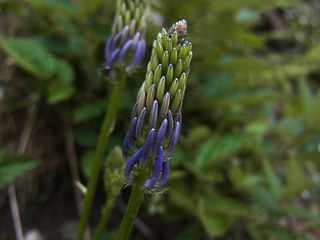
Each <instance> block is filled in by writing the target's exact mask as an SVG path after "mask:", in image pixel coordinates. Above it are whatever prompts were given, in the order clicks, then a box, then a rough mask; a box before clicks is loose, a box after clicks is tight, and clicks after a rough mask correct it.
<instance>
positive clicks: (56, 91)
mask: <svg viewBox="0 0 320 240" xmlns="http://www.w3.org/2000/svg"><path fill="white" fill-rule="evenodd" d="M74 91H75V89H74V87H73V86H70V85H66V84H64V83H61V82H59V81H54V82H52V83H50V85H49V89H48V102H49V104H56V103H58V102H61V101H65V100H67V99H68V98H70V97H71V96H72V94H73V93H74Z"/></svg>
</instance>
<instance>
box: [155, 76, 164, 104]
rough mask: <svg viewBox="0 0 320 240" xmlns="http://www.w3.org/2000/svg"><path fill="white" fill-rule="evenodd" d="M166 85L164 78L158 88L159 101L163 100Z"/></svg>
mask: <svg viewBox="0 0 320 240" xmlns="http://www.w3.org/2000/svg"><path fill="white" fill-rule="evenodd" d="M165 84H166V78H165V77H162V78H161V79H160V82H159V84H158V87H157V95H156V96H157V99H162V98H163V95H164V88H165Z"/></svg>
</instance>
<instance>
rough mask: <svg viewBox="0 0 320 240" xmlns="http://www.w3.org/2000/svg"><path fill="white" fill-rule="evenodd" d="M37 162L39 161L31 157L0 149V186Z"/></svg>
mask: <svg viewBox="0 0 320 240" xmlns="http://www.w3.org/2000/svg"><path fill="white" fill-rule="evenodd" d="M38 163H39V161H37V160H35V159H33V158H31V157H28V156H25V155H18V154H13V153H8V152H6V151H5V150H3V149H0V188H2V187H4V186H5V185H6V184H8V183H10V182H12V181H14V179H15V178H16V177H18V176H19V175H21V174H22V173H23V172H25V171H27V170H30V169H31V168H34V167H35V166H37V165H38Z"/></svg>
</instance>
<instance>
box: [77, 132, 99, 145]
mask: <svg viewBox="0 0 320 240" xmlns="http://www.w3.org/2000/svg"><path fill="white" fill-rule="evenodd" d="M74 137H75V140H76V141H77V143H80V144H82V145H84V146H94V145H95V144H96V143H97V139H98V135H97V133H95V132H93V131H90V130H86V129H79V130H78V131H75V132H74Z"/></svg>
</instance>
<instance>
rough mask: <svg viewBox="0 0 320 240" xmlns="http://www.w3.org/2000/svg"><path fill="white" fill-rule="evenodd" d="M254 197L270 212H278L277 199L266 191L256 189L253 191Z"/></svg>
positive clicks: (259, 188)
mask: <svg viewBox="0 0 320 240" xmlns="http://www.w3.org/2000/svg"><path fill="white" fill-rule="evenodd" d="M253 195H254V196H255V198H256V200H258V201H259V202H261V203H263V204H264V205H265V206H266V207H267V208H269V209H270V210H273V211H276V210H277V209H278V206H277V203H276V201H275V199H274V198H273V197H272V196H271V195H270V194H269V193H268V192H267V191H266V190H265V189H263V188H261V187H256V188H254V189H253Z"/></svg>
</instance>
